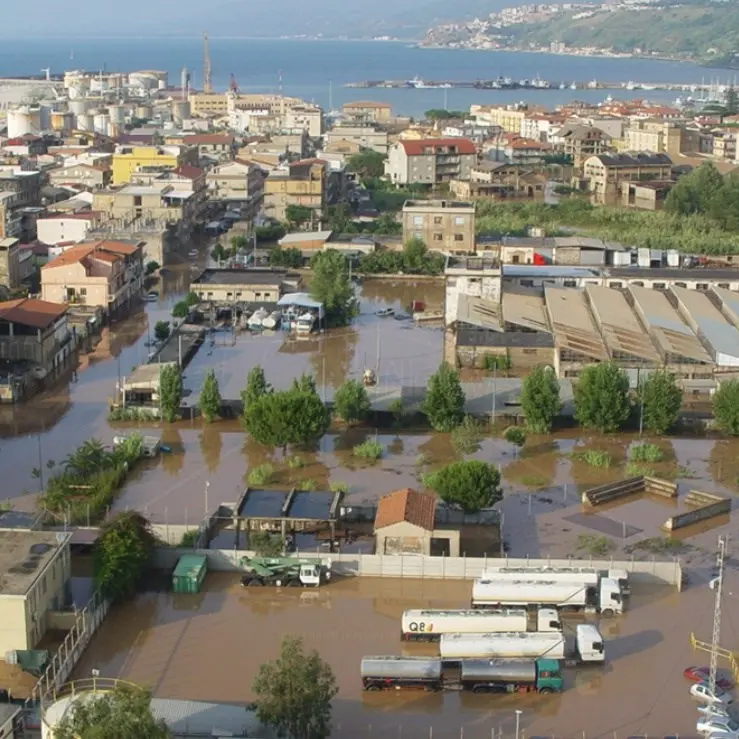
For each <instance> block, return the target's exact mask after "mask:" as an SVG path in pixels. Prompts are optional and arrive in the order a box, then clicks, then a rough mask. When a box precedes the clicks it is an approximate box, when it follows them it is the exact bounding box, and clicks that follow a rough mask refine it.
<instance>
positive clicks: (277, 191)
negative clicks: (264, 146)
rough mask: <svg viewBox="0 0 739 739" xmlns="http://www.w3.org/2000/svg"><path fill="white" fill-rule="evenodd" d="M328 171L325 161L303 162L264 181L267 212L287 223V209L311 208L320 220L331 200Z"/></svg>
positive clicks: (296, 163)
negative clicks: (292, 207)
mask: <svg viewBox="0 0 739 739" xmlns="http://www.w3.org/2000/svg"><path fill="white" fill-rule="evenodd" d="M327 170H328V167H327V165H326V162H324V161H323V160H322V159H303V160H301V161H298V162H292V163H291V164H288V165H285V166H281V167H279V168H278V169H274V170H272V172H270V173H269V175H268V176H267V178H266V179H265V181H264V212H265V213H266V215H268V216H270V217H271V218H275V219H277V220H278V221H284V220H286V218H287V215H286V213H287V207H288V206H290V205H301V206H304V207H306V208H310V209H311V210H312V211H313V212H314V215H315V218H316V220H317V221H318V220H320V218H321V216H322V215H323V212H324V209H325V207H326V205H328V204H329V203H330V200H329V196H328V171H327Z"/></svg>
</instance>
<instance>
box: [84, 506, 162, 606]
mask: <svg viewBox="0 0 739 739" xmlns="http://www.w3.org/2000/svg"><path fill="white" fill-rule="evenodd" d="M154 544H155V540H154V536H153V534H152V533H151V530H150V529H149V522H148V521H147V520H146V519H145V518H144V517H143V516H142V515H141V514H140V513H137V512H136V511H123V512H122V513H118V514H116V516H115V517H114V518H112V519H111V520H110V521H107V522H106V523H104V524H103V526H102V530H101V533H100V536H99V538H98V540H97V542H96V543H95V550H94V556H93V566H94V573H95V585H96V586H97V587H99V588H100V589H101V591H102V593H103V595H105V597H106V598H110V599H111V600H113V601H122V600H125V599H126V598H130V597H131V596H132V595H133V594H134V593H135V592H136V589H137V587H138V585H139V582H140V581H141V576H142V575H143V574H144V570H145V568H146V565H147V563H148V562H149V559H150V557H151V553H152V550H153V548H154Z"/></svg>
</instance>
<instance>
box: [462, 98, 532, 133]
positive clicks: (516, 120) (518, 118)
mask: <svg viewBox="0 0 739 739" xmlns="http://www.w3.org/2000/svg"><path fill="white" fill-rule="evenodd" d="M470 116H472V117H473V118H475V120H477V121H478V122H480V123H488V124H490V125H494V126H500V127H501V128H502V129H503V131H507V132H508V133H517V134H519V135H520V133H521V124H522V122H523V121H524V119H525V118H526V116H527V111H525V110H519V109H517V108H499V107H497V106H494V105H470Z"/></svg>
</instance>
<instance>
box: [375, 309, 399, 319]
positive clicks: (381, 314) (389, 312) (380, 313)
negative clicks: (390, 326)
mask: <svg viewBox="0 0 739 739" xmlns="http://www.w3.org/2000/svg"><path fill="white" fill-rule="evenodd" d="M393 313H395V311H394V310H393V309H392V308H383V309H382V310H378V311H377V315H378V316H379V317H380V318H387V317H388V316H392V315H393Z"/></svg>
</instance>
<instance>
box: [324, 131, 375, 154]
mask: <svg viewBox="0 0 739 739" xmlns="http://www.w3.org/2000/svg"><path fill="white" fill-rule="evenodd" d="M324 141H325V145H326V147H329V146H331V145H334V144H336V143H337V142H339V141H347V142H349V143H351V144H356V145H357V146H358V147H359V149H360V150H361V149H372V151H376V152H377V153H378V154H387V149H388V134H387V131H382V130H380V129H378V128H377V127H376V126H374V125H372V124H371V123H364V124H355V125H351V126H348V125H339V126H334V127H333V128H332V129H331V130H330V131H328V132H327V133H326V135H325V136H324Z"/></svg>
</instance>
